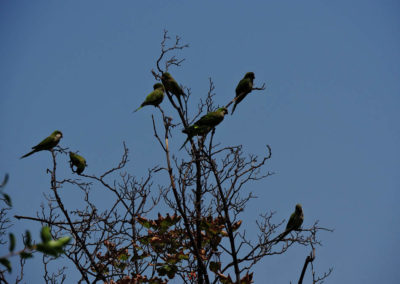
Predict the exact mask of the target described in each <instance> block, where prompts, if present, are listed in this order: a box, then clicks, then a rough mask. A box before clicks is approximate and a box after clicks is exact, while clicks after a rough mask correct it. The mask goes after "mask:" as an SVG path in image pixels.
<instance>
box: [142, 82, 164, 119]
mask: <svg viewBox="0 0 400 284" xmlns="http://www.w3.org/2000/svg"><path fill="white" fill-rule="evenodd" d="M153 89H154V91H152V92H151V93H150V94H148V95H147V97H146V99H145V100H144V102H143V103H142V104H141V105H140V107H139V108H138V109H137V110H135V112H137V111H138V110H139V109H141V108H142V107H144V106H149V105H151V106H155V107H157V106H158V105H159V104H161V102H162V101H163V99H164V91H165V90H164V86H163V84H161V83H157V84H154V86H153Z"/></svg>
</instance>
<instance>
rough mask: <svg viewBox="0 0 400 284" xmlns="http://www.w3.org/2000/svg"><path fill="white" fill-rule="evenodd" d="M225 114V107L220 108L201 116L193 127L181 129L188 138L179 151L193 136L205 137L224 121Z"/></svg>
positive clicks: (226, 111)
mask: <svg viewBox="0 0 400 284" xmlns="http://www.w3.org/2000/svg"><path fill="white" fill-rule="evenodd" d="M227 113H228V110H227V109H226V108H225V107H221V108H219V109H217V110H216V111H212V112H209V113H207V114H206V115H204V116H202V117H201V118H200V119H199V120H198V121H196V122H195V123H194V124H193V125H191V126H189V127H187V128H185V129H183V130H182V132H183V133H186V134H187V135H188V137H187V139H186V141H185V143H183V145H182V147H181V148H180V149H182V148H183V147H184V146H185V144H186V143H187V142H188V141H189V140H190V138H192V137H193V136H204V135H207V133H208V132H210V131H211V130H212V129H213V128H214V127H215V126H217V125H218V124H220V123H221V122H222V120H224V117H225V114H227ZM180 149H179V150H180Z"/></svg>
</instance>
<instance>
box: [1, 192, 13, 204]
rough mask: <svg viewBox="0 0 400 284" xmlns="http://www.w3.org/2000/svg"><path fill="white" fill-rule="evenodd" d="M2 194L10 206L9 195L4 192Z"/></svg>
mask: <svg viewBox="0 0 400 284" xmlns="http://www.w3.org/2000/svg"><path fill="white" fill-rule="evenodd" d="M2 194H3V197H4V199H5V200H4V201H5V202H6V204H7V206H8V207H12V201H11V197H10V196H9V195H8V194H6V193H2Z"/></svg>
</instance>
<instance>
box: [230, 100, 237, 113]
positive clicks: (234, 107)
mask: <svg viewBox="0 0 400 284" xmlns="http://www.w3.org/2000/svg"><path fill="white" fill-rule="evenodd" d="M236 106H237V103H236V102H235V104H234V105H233V109H232V113H231V115H233V112H234V111H235V109H236Z"/></svg>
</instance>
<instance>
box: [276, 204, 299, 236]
mask: <svg viewBox="0 0 400 284" xmlns="http://www.w3.org/2000/svg"><path fill="white" fill-rule="evenodd" d="M303 220H304V214H303V208H302V207H301V204H296V209H295V211H294V212H293V213H292V215H290V219H289V221H288V223H287V225H286V229H285V231H284V232H283V233H282V234H280V235H279V236H278V240H277V241H276V243H277V242H280V241H281V240H282V239H283V238H284V237H285V236H286V235H287V234H289V233H290V232H291V231H298V230H299V229H300V227H301V224H303Z"/></svg>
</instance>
